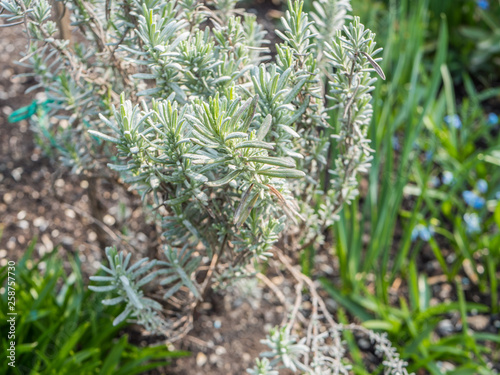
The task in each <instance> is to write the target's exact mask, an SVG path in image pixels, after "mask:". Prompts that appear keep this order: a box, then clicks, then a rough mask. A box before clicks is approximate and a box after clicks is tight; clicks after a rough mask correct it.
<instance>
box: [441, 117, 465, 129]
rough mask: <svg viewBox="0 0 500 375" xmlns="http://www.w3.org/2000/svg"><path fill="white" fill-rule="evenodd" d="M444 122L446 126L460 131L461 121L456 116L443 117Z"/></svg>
mask: <svg viewBox="0 0 500 375" xmlns="http://www.w3.org/2000/svg"><path fill="white" fill-rule="evenodd" d="M444 122H446V124H448V126H453V127H454V128H455V129H460V128H461V127H462V120H460V117H459V116H458V115H451V116H445V117H444Z"/></svg>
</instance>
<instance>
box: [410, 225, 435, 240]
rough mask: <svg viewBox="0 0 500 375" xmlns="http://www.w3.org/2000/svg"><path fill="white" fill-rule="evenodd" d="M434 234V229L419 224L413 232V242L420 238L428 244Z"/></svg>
mask: <svg viewBox="0 0 500 375" xmlns="http://www.w3.org/2000/svg"><path fill="white" fill-rule="evenodd" d="M433 234H434V228H433V227H426V226H425V225H423V224H417V225H415V227H414V228H413V230H412V231H411V240H412V241H415V240H416V239H417V238H418V237H420V239H421V240H422V241H425V242H428V241H429V240H430V239H431V237H432V235H433Z"/></svg>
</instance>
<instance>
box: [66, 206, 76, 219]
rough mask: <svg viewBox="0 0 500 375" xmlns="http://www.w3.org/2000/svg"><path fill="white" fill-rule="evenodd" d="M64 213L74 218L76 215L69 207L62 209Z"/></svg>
mask: <svg viewBox="0 0 500 375" xmlns="http://www.w3.org/2000/svg"><path fill="white" fill-rule="evenodd" d="M64 214H65V215H66V216H67V217H69V218H70V219H74V218H75V217H76V214H75V211H73V210H71V209H69V208H68V209H66V210H65V211H64Z"/></svg>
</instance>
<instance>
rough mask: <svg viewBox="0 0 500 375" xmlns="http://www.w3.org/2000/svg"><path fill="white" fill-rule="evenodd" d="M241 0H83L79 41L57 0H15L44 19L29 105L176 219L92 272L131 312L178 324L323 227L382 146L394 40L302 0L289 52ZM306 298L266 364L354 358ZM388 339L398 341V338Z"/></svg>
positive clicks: (153, 327)
mask: <svg viewBox="0 0 500 375" xmlns="http://www.w3.org/2000/svg"><path fill="white" fill-rule="evenodd" d="M235 3H236V2H235V1H220V0H219V1H214V2H213V3H210V2H198V1H190V0H179V1H162V0H115V1H106V2H86V1H81V0H69V1H66V2H65V6H66V11H67V12H69V13H70V17H71V27H72V30H73V36H72V38H73V39H74V40H64V39H58V38H57V32H58V30H60V29H62V25H58V22H54V21H53V20H52V18H51V5H50V4H49V3H48V2H47V0H3V1H2V2H1V6H2V8H3V9H5V10H6V11H7V13H8V14H2V15H1V16H2V17H6V20H7V25H8V24H9V23H10V24H21V23H22V24H24V25H25V27H26V33H27V35H28V38H29V46H28V51H27V54H26V56H25V57H24V58H23V59H22V63H23V64H24V65H25V66H26V67H28V68H29V69H30V70H31V72H30V73H28V74H29V75H33V76H35V77H36V78H37V81H38V83H37V84H36V85H34V86H33V87H32V88H31V89H30V90H37V89H42V90H43V94H44V97H43V99H39V100H38V101H36V102H35V103H34V104H33V107H34V108H35V110H34V111H32V112H33V113H30V114H29V115H28V117H30V120H31V124H32V126H33V129H34V130H35V132H36V133H37V134H38V136H39V138H40V141H41V144H42V145H43V146H44V148H45V149H46V150H47V151H48V152H51V153H54V154H56V155H58V156H59V157H60V158H61V160H62V162H63V163H64V164H65V165H67V166H70V167H72V168H73V171H74V172H75V173H86V174H91V175H92V174H93V175H95V174H97V175H100V174H103V173H105V174H107V175H108V176H120V177H121V179H120V181H123V183H124V184H126V185H127V186H128V187H129V188H130V189H133V190H135V191H137V192H138V193H139V194H140V195H141V197H142V199H143V200H144V201H145V202H147V203H148V204H150V206H151V213H152V214H153V215H155V217H156V218H157V220H158V222H159V223H160V224H161V226H162V230H163V237H164V241H163V242H164V249H163V250H164V251H163V253H162V254H161V255H160V256H159V257H158V259H155V260H153V261H151V262H149V263H148V262H147V259H146V258H142V259H140V260H138V261H137V262H136V263H135V264H132V262H131V254H130V253H129V254H128V255H126V256H125V255H124V253H123V252H122V251H120V252H118V251H117V250H116V249H115V248H108V249H106V255H107V258H108V261H109V265H108V266H104V265H102V269H103V270H104V272H105V273H106V274H107V275H105V276H95V277H93V278H92V280H93V281H95V282H99V283H104V285H100V286H91V287H90V288H91V289H92V290H94V291H96V292H112V293H115V297H113V298H112V299H107V300H104V301H103V303H104V304H123V305H124V310H123V312H122V313H121V314H120V315H119V316H118V317H117V318H116V320H115V323H118V322H120V321H123V320H125V319H135V321H137V322H138V323H140V324H142V325H144V327H145V328H146V329H147V330H148V331H151V332H153V333H161V334H164V335H166V336H167V337H168V338H169V339H171V340H173V339H174V338H176V337H178V335H179V334H182V333H183V332H187V331H188V330H189V328H190V326H191V322H192V311H193V310H194V309H195V308H196V306H197V305H198V303H199V302H200V301H201V300H202V299H203V298H204V296H205V294H206V292H207V291H208V290H209V289H210V288H214V287H223V286H225V285H227V284H228V283H230V282H232V281H234V280H236V279H239V278H241V277H245V276H248V275H250V274H251V273H252V270H254V269H255V267H256V264H257V263H258V262H259V261H266V260H267V259H269V257H271V256H272V255H273V252H274V251H275V248H274V246H275V244H276V243H277V242H278V241H280V243H282V244H283V245H284V246H285V247H286V248H287V249H291V250H292V251H296V250H298V249H300V248H303V247H305V246H309V245H311V244H314V243H320V242H321V241H322V238H323V237H322V236H323V233H324V232H325V229H326V228H328V227H329V226H331V224H332V223H333V221H334V220H335V219H336V214H337V213H338V211H339V210H340V209H341V207H342V205H343V204H344V203H347V204H349V203H350V201H351V200H352V199H353V198H354V197H355V196H356V195H357V194H358V191H357V175H358V174H359V173H363V172H366V171H367V169H368V168H369V166H370V158H371V156H370V155H371V153H372V152H373V151H372V150H371V149H370V147H369V141H368V139H367V137H366V133H367V128H368V125H369V123H370V120H371V114H372V107H371V104H370V99H371V96H370V92H371V91H372V89H373V84H374V82H375V81H376V79H377V77H376V75H374V74H373V73H374V72H376V73H378V75H380V76H381V77H382V78H384V76H383V72H382V70H381V69H380V67H379V66H378V64H377V61H378V59H377V58H376V55H377V53H378V52H379V51H380V49H376V48H375V45H376V43H375V41H374V35H373V34H372V33H371V32H370V31H369V30H366V29H365V28H364V27H363V25H362V24H361V23H360V20H359V19H358V18H356V17H354V19H353V21H352V22H350V23H349V25H347V26H345V25H344V23H345V21H349V20H350V19H351V17H350V16H348V12H349V11H350V10H351V8H350V4H349V1H347V0H320V1H318V2H315V4H314V7H315V13H313V15H312V16H310V15H308V14H307V13H305V12H304V11H303V0H293V1H292V0H289V2H288V11H287V12H286V14H285V16H284V17H283V19H282V23H283V29H282V30H281V31H279V30H277V31H276V33H277V35H278V36H279V37H280V39H281V42H280V43H278V44H277V45H276V50H277V54H276V57H275V60H274V61H273V60H272V59H271V56H269V50H268V49H267V47H266V45H267V44H268V43H269V41H268V40H266V39H265V38H264V37H265V32H264V30H263V29H262V27H261V26H260V25H259V24H258V23H257V20H256V17H255V16H253V15H250V14H243V13H242V12H240V11H236V10H235V9H234V6H235ZM59 23H60V21H59ZM202 25H204V26H203V27H202ZM330 105H331V107H332V109H334V113H335V118H333V119H332V121H330V123H331V124H334V125H337V126H331V125H330V124H329V122H328V121H327V111H326V109H327V108H328V107H329V106H330ZM53 119H57V121H53ZM331 155H336V158H335V159H334V160H335V161H334V164H333V165H330V164H329V160H330V159H331ZM105 165H107V167H108V168H109V169H107V168H105ZM103 171H106V172H103ZM137 255H139V256H140V254H137ZM252 266H254V267H252ZM291 269H293V267H291ZM296 279H297V281H298V282H299V283H300V284H302V283H304V279H303V278H301V277H296ZM307 286H308V287H309V288H310V289H311V293H315V290H314V284H312V283H309V284H308V285H307ZM153 290H154V291H158V290H159V291H161V293H156V292H153ZM148 294H149V295H150V296H149V297H146V295H148ZM313 295H314V296H315V297H314V298H315V301H316V302H315V304H316V305H315V306H316V307H317V304H318V303H319V302H318V301H319V299H318V298H319V297H318V295H317V294H313ZM321 306H324V304H323V305H321ZM298 314H299V311H298V309H297V308H294V309H293V311H292V314H291V319H290V320H289V321H288V322H287V323H286V324H285V325H284V326H283V327H281V328H276V329H275V330H273V331H272V332H271V333H270V334H269V336H268V338H267V339H266V340H265V343H266V344H267V345H268V346H269V348H270V351H269V352H267V353H264V354H263V355H264V357H266V358H270V359H271V360H267V359H263V360H262V361H258V362H257V364H256V368H255V369H253V370H249V373H251V374H277V373H278V371H279V369H280V368H288V369H290V370H292V371H301V372H303V373H308V374H327V373H332V374H333V373H340V372H339V371H340V370H342V371H347V370H346V369H347V367H345V366H344V365H343V362H342V361H343V357H344V352H343V349H342V345H341V342H340V341H339V339H338V336H339V334H338V332H339V331H341V330H342V329H343V328H345V327H341V326H339V325H336V324H334V322H333V319H332V318H331V317H330V318H329V319H327V321H328V322H327V323H329V325H330V326H329V328H328V329H325V328H321V327H320V321H321V319H317V321H316V323H314V324H313V323H311V324H313V325H311V326H309V330H308V332H309V334H308V337H307V338H306V337H303V338H300V339H298V338H296V333H294V331H295V329H296V326H295V324H294V320H295V317H296V316H297V315H298ZM323 314H328V312H327V311H326V310H325V309H324V311H323ZM327 316H329V315H327ZM313 318H318V316H317V315H314V314H313ZM311 319H312V318H311ZM311 332H315V333H316V334H315V335H312V336H311ZM327 336H328V337H330V338H332V337H333V341H334V343H335V345H333V346H332V345H330V346H329V345H328V344H327V340H326V337H327ZM370 337H371V339H372V341H373V342H376V343H377V345H379V350H380V351H381V352H383V354H385V355H386V356H387V353H388V350H385V349H383V347H384V346H383V345H385V344H386V341H384V340H383V339H381V338H380V337H379V336H377V335H375V336H370ZM384 348H385V347H384ZM388 364H389V366H396V367H397V366H399V367H397V369H398V370H397V371H396V370H394V371H392V370H391V371H392V372H390V373H394V374H396V373H404V371H403V370H401V372H398V371H400V370H399V369H400V368H402V367H401V363H400V362H398V361H394V360H393V361H392V362H391V361H390V360H389V362H388ZM396 367H395V368H396ZM329 371H330V372H329Z"/></svg>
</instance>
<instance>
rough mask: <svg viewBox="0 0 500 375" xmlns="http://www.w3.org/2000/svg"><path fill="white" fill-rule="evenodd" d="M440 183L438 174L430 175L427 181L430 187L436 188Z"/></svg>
mask: <svg viewBox="0 0 500 375" xmlns="http://www.w3.org/2000/svg"><path fill="white" fill-rule="evenodd" d="M440 183H441V181H440V180H439V177H438V176H432V177H431V179H430V181H429V185H430V187H431V188H437V187H438V186H439V184H440Z"/></svg>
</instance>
